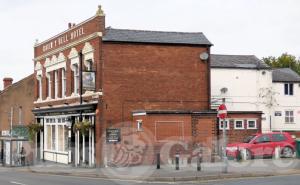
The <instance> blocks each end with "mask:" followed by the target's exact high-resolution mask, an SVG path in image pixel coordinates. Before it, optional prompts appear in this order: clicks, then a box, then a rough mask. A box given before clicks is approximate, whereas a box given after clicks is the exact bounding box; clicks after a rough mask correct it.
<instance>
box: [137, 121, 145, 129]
mask: <svg viewBox="0 0 300 185" xmlns="http://www.w3.org/2000/svg"><path fill="white" fill-rule="evenodd" d="M136 124H137V131H144V129H143V120H136Z"/></svg>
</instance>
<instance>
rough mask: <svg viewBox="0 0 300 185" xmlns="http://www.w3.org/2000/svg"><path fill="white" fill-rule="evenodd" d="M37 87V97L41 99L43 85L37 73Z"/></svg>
mask: <svg viewBox="0 0 300 185" xmlns="http://www.w3.org/2000/svg"><path fill="white" fill-rule="evenodd" d="M37 80H38V87H39V92H38V99H40V100H42V99H43V89H42V88H43V85H42V76H41V75H39V76H38V78H37Z"/></svg>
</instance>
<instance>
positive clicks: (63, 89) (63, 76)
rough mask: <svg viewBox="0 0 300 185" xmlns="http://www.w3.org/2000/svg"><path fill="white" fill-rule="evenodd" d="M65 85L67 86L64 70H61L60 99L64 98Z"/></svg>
mask: <svg viewBox="0 0 300 185" xmlns="http://www.w3.org/2000/svg"><path fill="white" fill-rule="evenodd" d="M66 84H67V78H66V70H65V69H64V68H63V69H62V70H61V97H62V98H64V97H65V96H66Z"/></svg>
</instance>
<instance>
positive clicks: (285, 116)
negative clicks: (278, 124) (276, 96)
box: [284, 110, 295, 124]
mask: <svg viewBox="0 0 300 185" xmlns="http://www.w3.org/2000/svg"><path fill="white" fill-rule="evenodd" d="M287 112H289V113H291V112H292V113H293V116H291V115H288V116H287V114H286V113H287ZM286 118H288V119H289V121H288V122H287V121H286ZM291 118H293V122H291ZM284 122H285V123H286V124H294V123H295V111H294V110H285V111H284Z"/></svg>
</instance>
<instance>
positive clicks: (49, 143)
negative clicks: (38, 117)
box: [46, 125, 51, 150]
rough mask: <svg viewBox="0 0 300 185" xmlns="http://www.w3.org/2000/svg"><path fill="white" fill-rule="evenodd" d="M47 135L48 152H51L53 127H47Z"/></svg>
mask: <svg viewBox="0 0 300 185" xmlns="http://www.w3.org/2000/svg"><path fill="white" fill-rule="evenodd" d="M46 128H47V129H46V135H47V137H46V139H47V142H46V144H47V147H46V148H47V150H51V125H47V126H46Z"/></svg>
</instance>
